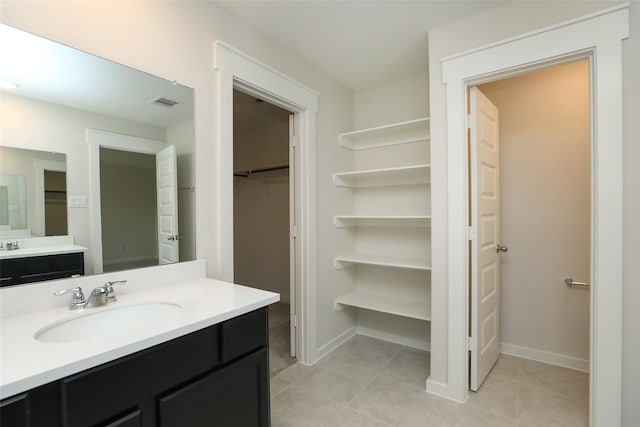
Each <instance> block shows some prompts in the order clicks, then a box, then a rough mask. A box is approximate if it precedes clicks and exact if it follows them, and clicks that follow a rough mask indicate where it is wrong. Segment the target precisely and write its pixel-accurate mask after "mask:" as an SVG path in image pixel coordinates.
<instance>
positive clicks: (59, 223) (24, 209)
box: [0, 146, 67, 239]
mask: <svg viewBox="0 0 640 427" xmlns="http://www.w3.org/2000/svg"><path fill="white" fill-rule="evenodd" d="M65 158H66V156H65V155H64V154H60V153H49V152H45V151H37V150H27V149H23V148H13V147H2V146H0V171H1V172H2V173H0V238H3V239H4V238H7V239H9V238H24V237H43V236H62V235H66V234H67V186H66V159H65Z"/></svg>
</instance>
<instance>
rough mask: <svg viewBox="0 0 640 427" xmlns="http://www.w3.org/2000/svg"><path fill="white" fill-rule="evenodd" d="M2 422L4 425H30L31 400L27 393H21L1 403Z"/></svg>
mask: <svg viewBox="0 0 640 427" xmlns="http://www.w3.org/2000/svg"><path fill="white" fill-rule="evenodd" d="M0 423H1V424H2V427H28V426H29V401H28V398H27V395H26V394H21V395H18V396H15V397H12V398H9V399H5V400H3V401H2V403H0Z"/></svg>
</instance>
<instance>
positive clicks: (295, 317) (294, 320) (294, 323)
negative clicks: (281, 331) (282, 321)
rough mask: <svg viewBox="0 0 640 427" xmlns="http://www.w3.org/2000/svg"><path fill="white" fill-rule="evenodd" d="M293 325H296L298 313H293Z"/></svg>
mask: <svg viewBox="0 0 640 427" xmlns="http://www.w3.org/2000/svg"><path fill="white" fill-rule="evenodd" d="M293 327H294V328H297V327H298V315H297V314H294V315H293Z"/></svg>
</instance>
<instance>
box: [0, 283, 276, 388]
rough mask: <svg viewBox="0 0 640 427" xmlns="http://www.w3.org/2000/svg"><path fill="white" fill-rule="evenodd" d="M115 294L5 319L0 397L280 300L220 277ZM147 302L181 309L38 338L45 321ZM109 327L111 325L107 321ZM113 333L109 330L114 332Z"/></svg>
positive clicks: (0, 336) (1, 329)
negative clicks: (117, 329)
mask: <svg viewBox="0 0 640 427" xmlns="http://www.w3.org/2000/svg"><path fill="white" fill-rule="evenodd" d="M117 291H118V289H117V288H116V295H117V296H118V301H117V302H115V303H111V304H108V305H105V306H103V307H97V308H87V309H84V310H81V311H71V310H69V309H68V308H67V307H66V306H64V307H57V308H49V309H45V310H41V311H36V312H32V313H26V314H21V315H17V316H13V317H5V318H3V319H1V324H0V399H4V398H6V397H10V396H13V395H15V394H18V393H21V392H23V391H26V390H29V389H32V388H34V387H37V386H40V385H43V384H46V383H49V382H51V381H55V380H58V379H61V378H64V377H66V376H69V375H72V374H74V373H77V372H80V371H83V370H86V369H89V368H92V367H95V366H98V365H101V364H103V363H105V362H109V361H111V360H114V359H117V358H120V357H123V356H126V355H128V354H132V353H135V352H137V351H140V350H143V349H145V348H149V347H151V346H154V345H157V344H160V343H162V342H165V341H168V340H171V339H174V338H178V337H180V336H182V335H185V334H188V333H191V332H194V331H197V330H199V329H202V328H205V327H207V326H211V325H215V324H217V323H220V322H223V321H225V320H228V319H231V318H233V317H236V316H239V315H242V314H245V313H248V312H250V311H253V310H256V309H258V308H261V307H265V306H267V305H269V304H273V303H275V302H277V301H279V299H280V297H279V295H278V294H276V293H273V292H267V291H262V290H259V289H253V288H248V287H245V286H240V285H234V284H232V283H227V282H222V281H219V280H213V279H207V278H196V279H191V280H187V281H183V282H179V283H174V284H167V285H162V286H157V287H153V288H147V289H142V290H139V291H135V292H131V293H121V294H118V292H117ZM143 302H171V303H175V304H179V305H180V306H181V307H182V310H180V311H179V312H178V314H176V315H175V316H172V317H171V318H168V319H167V320H165V321H162V322H161V323H158V324H155V325H153V326H149V327H146V328H144V329H139V330H135V331H123V333H122V334H115V335H110V336H107V337H101V336H100V334H99V332H96V334H95V336H93V337H91V338H90V339H89V340H80V341H75V342H66V343H49V342H40V341H37V340H36V339H35V338H34V334H35V333H36V332H37V331H38V330H39V329H41V328H42V327H44V326H46V325H48V324H51V323H52V322H56V321H59V320H62V319H70V318H73V317H77V316H79V315H83V314H87V313H89V312H90V311H91V312H96V311H100V310H108V309H113V308H115V307H116V306H128V305H134V304H140V303H143ZM105 327H106V328H108V327H109V325H105ZM110 334H111V332H110Z"/></svg>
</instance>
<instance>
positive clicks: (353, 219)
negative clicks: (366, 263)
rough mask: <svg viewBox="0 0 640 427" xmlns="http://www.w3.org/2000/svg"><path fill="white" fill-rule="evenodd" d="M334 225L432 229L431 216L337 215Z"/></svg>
mask: <svg viewBox="0 0 640 427" xmlns="http://www.w3.org/2000/svg"><path fill="white" fill-rule="evenodd" d="M333 224H334V225H335V226H336V227H337V228H342V227H357V226H362V227H430V226H431V216H429V215H336V216H334V217H333Z"/></svg>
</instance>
